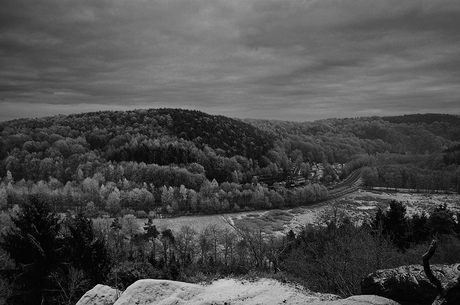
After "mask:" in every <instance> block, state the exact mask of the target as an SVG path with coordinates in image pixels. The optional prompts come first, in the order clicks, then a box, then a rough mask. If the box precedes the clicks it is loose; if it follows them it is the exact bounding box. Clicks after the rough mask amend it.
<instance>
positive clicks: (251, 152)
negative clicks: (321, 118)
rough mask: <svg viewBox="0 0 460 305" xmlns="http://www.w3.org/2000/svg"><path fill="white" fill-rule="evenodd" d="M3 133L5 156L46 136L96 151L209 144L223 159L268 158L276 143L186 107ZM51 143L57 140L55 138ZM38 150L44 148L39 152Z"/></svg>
mask: <svg viewBox="0 0 460 305" xmlns="http://www.w3.org/2000/svg"><path fill="white" fill-rule="evenodd" d="M0 131H1V132H2V133H5V131H6V133H7V135H8V134H9V135H11V136H12V137H9V138H6V139H5V137H2V138H3V141H4V142H3V144H4V145H5V149H4V151H3V153H5V151H6V152H7V151H9V150H10V149H11V148H13V147H18V144H23V143H25V142H28V141H31V140H32V141H35V142H36V139H38V138H40V134H41V137H42V138H43V137H46V136H44V135H43V133H45V134H48V135H55V136H57V137H64V138H74V139H75V138H78V137H84V138H85V139H86V141H87V143H88V144H89V145H90V149H93V150H103V151H107V150H109V149H111V148H115V149H117V148H120V146H125V145H124V144H126V142H128V143H130V144H133V145H130V148H131V149H136V146H144V147H143V148H145V149H147V150H148V149H149V148H151V147H149V146H151V144H152V143H150V142H148V141H146V140H148V139H163V140H164V139H166V141H167V142H172V141H171V140H172V139H176V140H181V141H191V142H193V144H194V145H196V147H198V148H199V149H203V148H204V146H206V145H207V146H209V147H211V148H213V149H214V150H217V151H218V152H219V153H220V154H223V155H227V156H234V155H241V156H244V157H247V158H257V156H260V155H263V154H265V153H266V152H267V150H268V148H269V147H271V146H272V145H273V140H274V138H273V137H270V136H269V135H268V134H266V133H264V132H260V130H258V129H257V128H255V127H254V126H252V125H250V124H248V123H244V122H242V121H240V120H235V119H231V118H228V117H224V116H213V115H209V114H206V113H203V112H200V111H189V110H182V109H149V110H134V111H126V112H122V111H104V112H92V113H83V114H77V115H69V116H62V115H61V116H55V117H47V118H40V119H20V120H14V121H10V122H3V123H1V124H0ZM13 133H15V134H13ZM47 140H49V139H47ZM50 140H51V141H53V142H54V140H53V139H50ZM127 140H129V141H127ZM21 142H22V143H21ZM163 142H164V141H163ZM29 144H32V143H29ZM119 144H122V145H119ZM183 146H187V144H184V145H183ZM18 148H20V147H18ZM32 149H33V148H32ZM35 150H39V149H38V148H35ZM139 150H142V149H141V148H139ZM111 154H116V155H117V157H115V158H116V159H119V160H124V159H126V158H128V159H129V158H130V156H128V155H130V154H133V155H136V157H141V159H142V158H143V156H141V155H142V152H141V151H131V152H129V151H124V150H123V149H122V150H121V151H118V152H114V151H112V152H111ZM3 156H4V155H3ZM111 158H112V156H109V159H111ZM145 158H147V159H148V158H149V157H147V156H145ZM152 158H153V157H152ZM144 161H148V163H151V162H150V161H152V162H155V163H158V164H163V163H164V164H169V163H176V162H170V161H179V163H181V161H183V160H161V158H154V160H144ZM184 161H187V160H184Z"/></svg>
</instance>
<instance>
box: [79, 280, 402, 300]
mask: <svg viewBox="0 0 460 305" xmlns="http://www.w3.org/2000/svg"><path fill="white" fill-rule="evenodd" d="M99 286H102V285H98V286H96V287H95V288H93V289H92V290H90V291H93V290H97V289H96V288H97V287H99ZM104 287H107V286H104ZM99 291H101V292H102V290H101V289H99ZM85 296H86V294H85ZM85 296H83V297H82V299H81V300H80V301H79V302H78V303H77V305H107V304H111V305H112V304H113V305H131V304H138V305H173V304H174V305H243V304H244V305H265V304H268V305H285V304H287V305H296V304H299V305H300V304H309V305H398V303H396V302H393V301H391V300H389V299H386V298H382V297H378V296H366V295H362V296H353V297H350V298H348V299H342V300H340V299H338V297H337V296H335V295H331V294H321V293H314V292H309V291H306V290H305V289H302V288H300V287H298V286H294V285H290V284H283V283H280V282H278V281H276V280H273V279H259V280H257V281H248V280H237V279H221V280H217V281H215V282H213V283H212V284H210V285H197V284H188V283H183V282H174V281H167V280H153V279H146V280H139V281H137V282H135V283H134V284H132V285H131V286H129V287H128V288H127V289H126V291H125V292H123V294H121V296H120V297H119V298H118V300H117V301H116V302H115V303H103V302H102V301H101V302H100V303H97V302H96V303H88V302H86V303H81V302H82V300H83V299H84V298H85ZM101 300H102V298H101Z"/></svg>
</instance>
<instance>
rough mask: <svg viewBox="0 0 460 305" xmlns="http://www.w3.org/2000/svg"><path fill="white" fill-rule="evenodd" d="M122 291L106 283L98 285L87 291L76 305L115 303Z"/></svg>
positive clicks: (110, 304) (108, 304) (106, 304)
mask: <svg viewBox="0 0 460 305" xmlns="http://www.w3.org/2000/svg"><path fill="white" fill-rule="evenodd" d="M120 293H121V291H119V290H116V289H113V288H112V287H109V286H105V285H96V286H94V288H93V289H91V290H89V291H87V292H86V293H85V294H84V295H83V296H82V297H81V299H80V300H79V301H78V302H77V304H76V305H113V303H115V301H116V300H117V299H118V296H119V295H120Z"/></svg>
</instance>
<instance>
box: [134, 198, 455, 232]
mask: <svg viewBox="0 0 460 305" xmlns="http://www.w3.org/2000/svg"><path fill="white" fill-rule="evenodd" d="M391 200H397V201H401V202H403V203H404V205H405V206H406V209H407V214H408V215H413V214H416V213H422V212H426V213H427V214H429V213H431V211H433V209H434V208H435V207H436V206H439V205H440V204H444V203H445V204H447V207H448V208H449V209H451V210H452V211H454V212H460V195H458V194H424V193H395V192H384V191H366V190H358V191H356V192H354V193H351V194H348V195H346V196H344V197H341V198H337V199H334V200H330V201H326V202H323V203H319V204H316V205H311V206H303V207H296V208H293V209H283V210H280V209H277V210H268V211H250V212H239V213H230V214H222V215H195V216H181V217H175V218H163V219H154V220H153V224H154V225H156V226H157V227H158V228H159V229H160V230H162V229H166V228H167V229H171V230H173V231H175V232H178V231H179V230H180V228H181V227H183V226H190V227H191V228H193V229H194V230H196V231H197V232H201V231H203V230H204V229H205V228H206V227H207V226H210V225H215V226H217V227H219V228H221V229H232V226H236V227H240V228H241V227H250V228H252V229H256V230H261V231H262V232H263V233H264V234H266V235H273V234H274V235H282V234H285V233H287V232H289V230H291V229H292V230H293V231H294V232H297V231H299V230H300V229H301V228H302V227H304V226H305V225H307V224H314V223H318V222H319V216H321V215H322V214H324V211H325V210H328V209H333V208H336V207H337V208H338V209H339V210H341V211H343V212H345V213H346V214H347V215H348V216H349V217H350V218H351V219H352V220H353V221H354V222H357V223H359V222H362V221H368V220H370V219H371V218H372V217H373V216H374V215H375V212H376V211H377V209H378V208H379V207H380V208H381V209H383V210H384V209H386V208H387V207H388V206H389V202H390V201H391ZM138 221H139V224H140V225H144V223H145V222H146V220H145V219H139V220H138Z"/></svg>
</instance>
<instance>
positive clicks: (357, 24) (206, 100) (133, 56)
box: [0, 0, 460, 121]
mask: <svg viewBox="0 0 460 305" xmlns="http://www.w3.org/2000/svg"><path fill="white" fill-rule="evenodd" d="M159 107H173V108H187V109H197V110H201V111H204V112H207V113H210V114H221V115H225V116H229V117H237V118H267V119H281V120H295V121H308V120H316V119H323V118H329V117H357V116H373V115H377V116H383V115H400V114H407V113H433V112H439V113H450V114H460V1H459V0H451V1H450V0H304V1H300V0H299V1H297V0H259V1H257V0H256V1H251V0H245V1H239V0H209V1H201V0H184V1H176V0H162V1H156V0H78V1H77V0H40V1H30V0H8V1H7V0H0V120H9V119H13V118H19V117H41V116H48V115H55V114H59V113H62V114H69V113H79V112H85V111H93V110H128V109H137V108H159Z"/></svg>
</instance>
